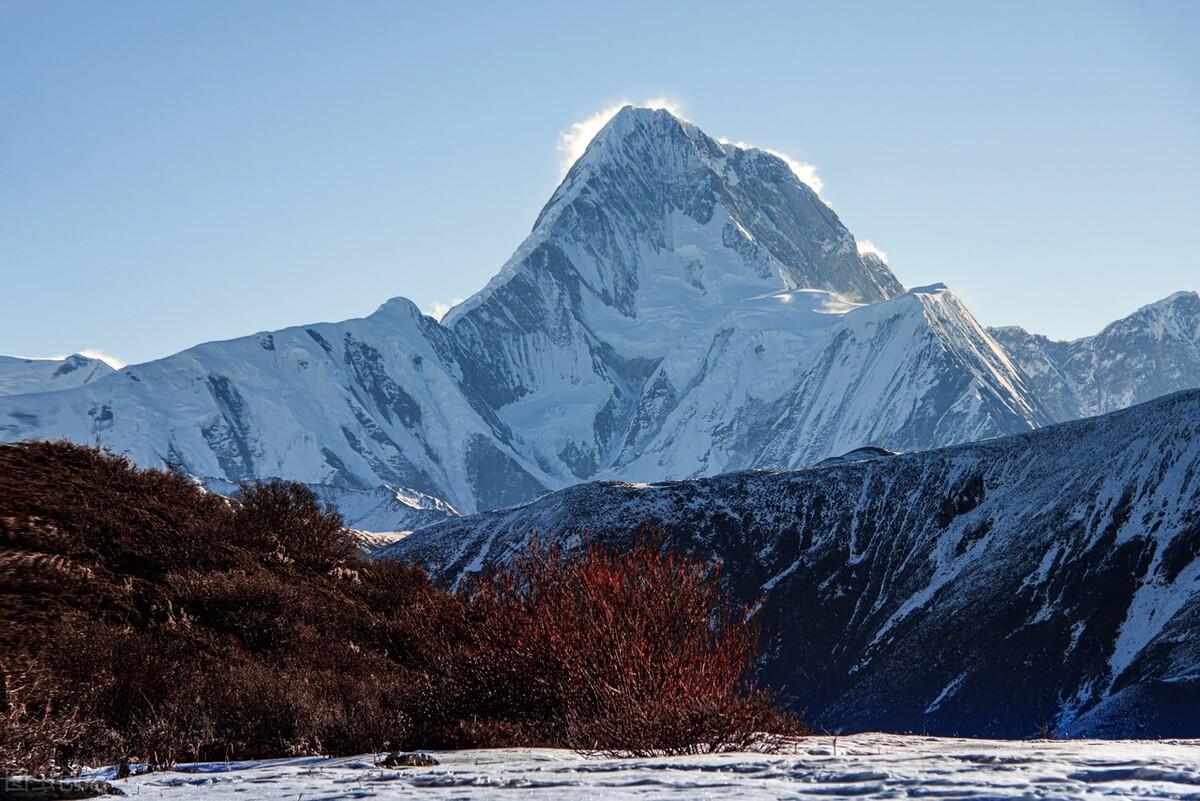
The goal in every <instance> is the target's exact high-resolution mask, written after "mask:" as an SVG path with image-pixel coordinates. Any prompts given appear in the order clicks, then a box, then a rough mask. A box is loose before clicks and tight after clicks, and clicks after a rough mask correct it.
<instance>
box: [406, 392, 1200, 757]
mask: <svg viewBox="0 0 1200 801" xmlns="http://www.w3.org/2000/svg"><path fill="white" fill-rule="evenodd" d="M651 522H657V523H660V524H661V525H662V526H663V529H664V532H665V534H666V535H667V545H668V546H669V547H672V548H674V549H677V550H680V551H684V552H689V553H693V554H697V555H700V556H702V557H704V558H709V557H714V558H716V559H718V560H720V561H721V562H722V563H723V565H724V575H725V576H726V577H727V579H728V580H729V581H730V583H731V588H732V589H733V591H734V592H735V594H736V595H737V596H738V597H740V598H741V599H743V600H746V601H752V600H754V599H761V601H762V607H761V611H760V612H759V613H758V614H759V616H760V619H761V623H762V626H763V645H764V649H763V657H762V661H761V665H760V669H761V674H762V678H764V679H765V680H766V681H768V682H769V683H771V684H773V685H774V686H776V687H778V688H780V689H781V690H782V691H783V692H784V693H785V694H786V695H787V696H788V697H790V699H791V701H792V703H793V704H794V705H795V706H796V708H798V709H802V710H805V714H806V716H807V718H808V719H809V720H810V721H811V722H813V723H815V724H816V725H817V726H821V727H826V728H829V729H839V728H840V729H847V730H863V729H871V728H882V729H885V730H893V731H928V732H930V733H953V732H958V733H961V734H968V733H969V734H972V735H1000V736H1028V735H1030V734H1031V733H1033V732H1035V731H1037V729H1038V727H1039V726H1041V725H1042V724H1049V725H1050V726H1052V727H1053V728H1054V729H1055V730H1057V731H1060V732H1063V733H1066V732H1069V733H1071V734H1073V735H1087V734H1097V735H1103V736H1142V735H1154V736H1197V735H1200V672H1198V671H1197V665H1200V636H1197V632H1198V631H1200V391H1195V390H1193V391H1189V392H1182V393H1178V394H1175V395H1172V396H1169V397H1166V398H1161V399H1158V400H1155V401H1152V402H1150V403H1147V404H1143V405H1140V406H1136V407H1134V408H1132V409H1128V410H1125V411H1121V412H1116V413H1113V414H1111V415H1107V416H1103V417H1097V418H1090V419H1087V420H1079V421H1074V422H1070V423H1064V424H1061V425H1056V426H1051V427H1048V428H1044V429H1042V430H1039V431H1036V432H1033V433H1026V434H1021V435H1016V436H1011V437H1005V438H1000V439H995V440H991V441H988V442H982V443H975V444H968V445H960V446H955V447H951V448H946V449H942V450H935V451H928V452H925V453H917V454H906V455H898V456H893V457H890V458H878V459H867V460H857V461H851V462H848V463H834V464H829V465H826V466H821V467H816V468H811V469H807V470H800V471H794V472H773V471H759V472H741V473H730V474H726V475H723V476H718V477H716V478H709V479H699V480H692V481H682V482H675V483H665V484H651V485H647V484H629V483H616V482H600V483H592V484H585V485H580V486H576V487H572V488H570V489H566V490H563V491H561V492H557V493H554V494H552V495H549V496H547V497H545V498H542V499H540V500H537V501H534V502H531V503H529V504H526V505H524V506H520V507H517V508H515V509H511V510H505V511H499V512H490V513H485V514H481V515H476V516H473V517H466V518H460V519H457V520H454V521H451V522H448V523H442V524H438V525H435V526H432V527H430V528H426V529H422V530H420V531H418V532H416V533H414V534H413V535H411V536H410V537H409V538H407V539H405V540H403V541H402V542H400V543H399V544H397V545H396V546H394V547H392V548H391V549H389V550H387V551H385V552H384V555H385V556H390V557H402V558H415V559H419V560H422V561H425V562H427V563H436V564H437V565H439V568H440V569H441V570H442V571H444V574H445V575H446V576H448V577H450V578H451V579H453V578H455V577H457V576H461V575H462V574H463V573H464V572H469V571H476V570H480V569H482V568H484V567H485V566H487V565H488V564H491V563H494V562H496V561H499V560H503V559H505V558H507V557H508V556H509V555H511V554H512V553H514V552H515V551H516V550H517V549H520V548H521V547H522V545H523V543H524V542H525V541H526V540H527V538H528V537H529V536H530V535H531V533H532V532H539V533H540V534H541V536H543V537H546V536H551V537H553V536H562V537H567V538H572V537H573V536H574V532H578V531H586V532H590V533H591V534H592V535H593V536H596V537H598V538H601V539H604V540H609V541H613V542H617V543H624V542H628V540H629V538H630V537H632V536H635V535H636V533H637V531H638V529H639V527H640V526H642V525H643V524H646V523H651Z"/></svg>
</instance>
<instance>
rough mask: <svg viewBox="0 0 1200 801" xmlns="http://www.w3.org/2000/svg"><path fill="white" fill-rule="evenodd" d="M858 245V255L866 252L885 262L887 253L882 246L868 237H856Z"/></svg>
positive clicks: (863, 254) (864, 254)
mask: <svg viewBox="0 0 1200 801" xmlns="http://www.w3.org/2000/svg"><path fill="white" fill-rule="evenodd" d="M855 244H856V245H857V246H858V255H860V256H866V255H868V254H870V255H872V256H875V257H877V258H878V259H879V260H880V261H882V262H885V263H886V262H887V260H888V255H887V253H886V252H884V250H883V248H881V247H879V246H878V245H876V244H875V243H874V242H872V241H871V240H870V239H858V240H856V241H855Z"/></svg>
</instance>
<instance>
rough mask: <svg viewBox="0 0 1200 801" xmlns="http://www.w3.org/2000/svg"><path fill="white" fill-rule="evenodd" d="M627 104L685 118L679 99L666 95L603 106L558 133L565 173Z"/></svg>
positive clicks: (561, 164)
mask: <svg viewBox="0 0 1200 801" xmlns="http://www.w3.org/2000/svg"><path fill="white" fill-rule="evenodd" d="M625 106H640V107H642V108H655V109H665V110H666V111H669V112H671V113H672V114H674V115H675V116H676V117H679V118H680V119H684V116H683V105H682V104H681V103H679V102H678V101H674V100H670V99H668V98H665V97H654V98H650V99H649V100H646V101H645V102H643V103H634V102H632V101H629V100H622V101H620V102H619V103H614V104H613V105H611V106H608V107H607V108H602V109H600V110H599V111H597V112H596V113H595V114H593V115H591V116H590V117H586V118H585V119H582V120H579V121H578V122H573V123H571V125H570V127H568V128H567V130H565V131H563V132H562V133H560V134H559V135H558V148H557V149H558V153H559V167H560V168H561V170H562V173H563V175H566V173H567V170H569V169H571V165H572V164H574V163H575V162H576V161H578V160H579V157H580V156H582V155H583V151H585V150H587V146H588V144H589V143H590V142H591V141H592V139H593V138H595V136H596V134H598V133H600V129H601V128H603V127H604V126H605V125H607V124H608V121H609V120H611V119H612V118H613V117H615V116H616V114H617V112H618V111H620V110H621V109H623V108H624V107H625Z"/></svg>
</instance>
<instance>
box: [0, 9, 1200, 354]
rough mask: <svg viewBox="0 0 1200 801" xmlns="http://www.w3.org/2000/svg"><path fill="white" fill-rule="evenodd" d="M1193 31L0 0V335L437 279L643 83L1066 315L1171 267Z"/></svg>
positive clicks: (921, 257)
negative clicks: (594, 120) (573, 142)
mask: <svg viewBox="0 0 1200 801" xmlns="http://www.w3.org/2000/svg"><path fill="white" fill-rule="evenodd" d="M435 6H436V7H435ZM1197 40H1200V3H1186V2H1185V3H1172V2H1166V1H1163V2H1155V3H1141V2H1138V3H1125V4H1111V3H1105V2H1098V1H1097V2H1086V3H1073V2H1054V3H1042V2H1038V3H1034V2H1005V3H996V4H989V3H984V2H971V3H961V2H954V3H913V4H908V3H905V4H902V3H898V2H887V3H864V4H844V3H828V4H809V3H796V2H788V3H765V4H754V5H752V4H733V3H728V2H722V3H700V2H690V3H682V2H680V3H644V2H631V3H624V2H608V1H606V2H604V3H592V4H582V3H579V4H565V3H544V4H543V3H515V2H514V3H466V4H449V3H446V4H434V3H402V2H366V0H356V1H355V2H347V3H341V2H337V3H335V2H323V3H312V2H295V1H291V2H267V1H266V0H260V1H259V2H253V3H233V2H204V3H173V2H167V3H163V2H144V3H139V2H122V3H105V2H90V1H89V2H76V3H63V2H54V1H53V0H43V1H35V0H25V1H23V2H12V1H10V0H0V121H2V123H0V278H2V284H0V353H18V354H23V355H49V354H61V353H68V352H72V351H77V350H81V349H85V348H97V349H101V350H103V351H105V352H107V353H111V354H115V355H116V356H117V357H119V358H121V359H123V360H125V361H128V362H135V361H141V360H146V359H150V358H154V357H158V356H163V355H166V354H168V353H172V352H174V351H177V350H180V349H182V348H184V347H187V346H189V345H192V344H195V343H197V342H200V341H205V340H210V339H218V338H227V337H232V336H237V335H241V334H246V333H250V332H253V331H258V330H263V329H269V328H277V327H281V326H285V325H291V324H297V323H303V322H313V321H317V320H336V319H343V318H346V317H354V316H361V315H363V314H368V313H370V312H371V311H372V310H374V308H375V307H376V306H378V305H379V304H380V303H381V302H382V301H383V300H385V299H386V298H389V297H392V296H396V295H404V296H407V297H409V298H412V299H413V300H414V301H416V302H417V303H418V304H419V305H421V306H422V307H423V308H427V309H431V308H433V307H434V306H435V305H436V304H439V303H446V302H449V301H451V300H453V299H455V298H463V297H466V296H467V295H469V294H470V293H472V292H473V291H475V290H476V289H478V288H480V287H482V286H483V284H484V283H485V282H486V280H487V279H488V278H489V277H490V276H491V275H493V274H494V273H495V272H496V271H497V270H498V269H499V267H500V265H501V264H502V263H503V262H504V260H505V259H506V258H507V257H508V256H509V255H510V253H511V252H512V251H513V249H514V248H515V247H516V246H517V245H518V244H519V243H520V241H521V239H522V238H523V237H524V235H525V234H526V233H527V232H528V230H529V227H530V225H531V224H532V222H533V220H534V217H535V216H536V214H537V212H538V210H539V209H540V207H541V205H542V204H543V203H544V202H545V200H546V199H547V198H548V197H549V195H550V193H551V192H552V191H553V188H554V186H555V184H556V183H557V180H558V177H559V175H560V174H561V159H562V153H561V152H560V151H559V149H558V146H559V144H560V136H561V134H562V133H563V132H564V131H566V130H569V128H570V126H571V124H572V123H574V122H577V121H580V120H583V119H586V118H587V117H589V116H590V115H592V114H594V113H595V112H596V111H598V110H599V109H602V108H605V107H607V106H610V105H611V104H612V103H614V102H617V101H620V100H625V99H628V100H634V101H640V100H643V99H648V98H655V97H668V98H671V99H672V100H674V101H675V102H676V103H678V104H680V105H681V106H682V109H683V111H684V113H685V115H686V116H687V117H688V118H689V119H691V120H692V121H694V122H696V123H697V124H699V125H700V126H701V127H702V128H704V129H705V130H706V131H708V132H709V133H711V134H713V135H715V136H723V137H728V138H730V139H734V140H744V141H747V142H751V143H754V144H757V145H760V146H764V147H770V148H773V149H776V150H780V151H783V152H785V153H787V154H789V155H791V156H793V157H795V158H797V159H802V160H804V161H806V162H811V163H812V164H814V165H816V168H817V170H818V173H819V175H820V177H821V179H822V180H823V181H824V185H825V190H824V194H825V196H826V198H827V199H828V200H829V201H830V202H831V203H832V204H833V206H834V208H835V209H836V211H837V212H838V213H839V214H840V215H841V216H842V219H843V220H844V221H845V222H846V224H847V225H848V226H849V227H850V229H851V230H852V231H853V232H854V233H855V234H856V235H857V236H858V237H860V238H865V239H869V240H871V241H873V242H874V243H876V244H877V245H878V246H879V247H880V248H882V249H883V250H884V251H886V252H887V253H888V255H889V261H890V263H891V265H892V267H893V269H894V270H895V271H896V273H897V275H898V276H899V277H900V279H901V280H902V281H903V282H904V283H906V284H908V285H910V286H911V285H920V284H926V283H931V282H934V281H945V282H946V283H947V284H948V285H949V286H950V287H951V288H952V289H954V290H955V291H956V292H958V293H959V294H960V295H961V296H962V297H963V298H964V299H965V300H966V302H967V303H968V304H969V306H970V307H971V308H972V310H973V311H974V312H975V314H976V315H977V316H978V317H979V318H980V320H981V321H983V322H984V323H985V324H988V325H1001V324H1020V325H1024V326H1026V327H1027V328H1030V329H1032V330H1036V331H1039V332H1042V333H1046V334H1049V335H1051V336H1055V337H1061V338H1068V337H1075V336H1081V335H1085V334H1088V333H1092V332H1094V331H1096V330H1098V329H1099V328H1100V327H1102V325H1103V324H1104V323H1106V322H1108V321H1110V320H1112V319H1114V318H1116V317H1119V316H1122V315H1124V314H1127V313H1128V312H1130V311H1132V310H1133V309H1134V308H1136V307H1137V306H1139V305H1141V304H1144V303H1147V302H1150V301H1153V300H1156V299H1158V298H1160V297H1163V296H1165V295H1167V294H1170V293H1171V292H1172V291H1174V290H1178V289H1200V259H1198V258H1197V256H1196V254H1195V253H1194V251H1193V250H1192V248H1193V247H1194V244H1193V242H1192V238H1193V235H1194V233H1195V232H1196V230H1197V221H1198V220H1200V48H1197V47H1196V46H1195V42H1196V41H1197Z"/></svg>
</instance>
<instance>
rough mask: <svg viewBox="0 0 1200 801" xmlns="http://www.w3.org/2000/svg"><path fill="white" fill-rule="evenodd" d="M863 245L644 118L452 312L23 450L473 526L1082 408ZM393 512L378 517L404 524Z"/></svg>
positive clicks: (731, 158) (7, 403)
mask: <svg viewBox="0 0 1200 801" xmlns="http://www.w3.org/2000/svg"><path fill="white" fill-rule="evenodd" d="M862 251H863V252H860V247H859V245H858V243H857V242H856V241H855V239H854V237H853V235H851V234H850V232H849V231H847V230H846V228H845V226H843V225H842V223H841V222H840V221H839V219H838V217H837V215H836V214H835V213H834V212H833V211H832V210H831V209H830V208H829V207H828V206H827V205H825V204H824V203H823V202H822V200H821V199H820V197H818V196H817V194H816V193H815V192H813V191H812V189H810V188H809V187H808V186H806V185H805V184H804V183H803V182H802V181H801V180H800V179H799V178H798V177H797V176H796V175H795V174H794V173H793V172H792V170H791V168H790V167H789V166H788V164H787V163H786V162H785V161H784V160H782V159H780V158H778V157H776V156H773V155H771V154H769V153H766V152H764V151H760V150H756V149H753V148H743V147H739V146H735V145H732V144H727V143H721V142H718V141H716V140H714V139H712V138H710V137H708V136H707V135H705V134H704V133H703V132H702V131H700V130H699V129H698V128H696V127H695V126H694V125H691V124H690V123H688V122H685V121H683V120H680V119H678V118H676V117H674V116H672V115H671V114H669V113H668V112H666V111H662V110H650V109H638V108H625V109H623V110H621V111H620V112H619V113H618V114H617V115H616V116H615V117H614V118H613V119H612V120H611V121H610V122H609V123H608V125H606V126H605V127H604V128H603V129H602V130H601V131H600V133H599V134H598V135H597V136H596V138H595V139H594V140H593V141H592V142H591V144H590V145H589V147H588V148H587V150H586V151H585V153H584V154H583V155H582V156H581V157H580V159H579V160H578V162H577V163H576V164H575V165H574V166H573V167H572V169H571V170H570V171H569V172H568V174H567V176H566V178H565V179H564V180H563V182H562V184H561V185H560V186H559V187H558V189H557V191H556V192H555V193H554V195H553V196H552V197H551V198H550V201H549V202H548V203H547V205H546V207H545V208H544V209H543V211H542V213H541V214H540V215H539V217H538V219H537V221H536V222H535V224H534V226H533V229H532V231H531V233H530V234H529V236H528V238H527V239H526V240H525V242H524V243H522V245H521V246H520V247H519V248H518V249H517V251H516V253H515V254H514V255H513V256H512V258H511V259H510V260H509V261H508V262H507V263H506V264H505V265H504V267H503V268H502V269H501V270H500V272H499V274H498V275H497V276H496V277H495V278H494V279H493V280H492V281H491V282H490V283H489V284H488V285H487V286H486V287H484V289H483V290H481V291H480V292H479V293H477V294H476V295H475V296H473V297H472V298H470V299H468V300H467V301H465V302H464V303H462V304H460V305H459V306H458V307H457V308H455V309H453V310H452V311H451V312H450V313H449V314H448V315H447V316H446V318H445V319H444V320H443V322H442V323H438V322H437V321H435V320H433V319H432V318H429V317H425V316H422V315H421V314H420V313H419V312H418V311H417V309H416V307H415V306H414V305H413V304H412V303H410V302H409V301H407V300H404V299H403V298H396V299H394V300H391V301H388V302H387V303H385V304H384V305H383V306H382V307H380V309H379V310H378V311H376V312H375V313H374V314H372V315H370V316H369V317H366V318H364V319H360V320H348V321H345V322H342V323H322V324H317V325H311V326H298V327H295V328H289V329H285V330H282V331H275V332H264V333H260V334H257V335H254V336H248V337H242V338H239V339H233V340H229V341H226V342H213V343H208V344H204V345H200V346H197V347H194V348H190V349H188V350H186V351H183V352H182V353H179V354H176V355H174V356H171V357H168V358H165V359H160V360H158V361H155V362H150V363H147V364H142V365H135V366H131V367H127V368H124V369H123V370H121V371H119V372H118V373H115V374H111V375H109V376H108V377H105V378H102V379H100V380H97V381H95V382H93V383H89V384H87V385H86V386H82V387H77V388H74V389H66V390H61V391H56V392H52V393H33V394H21V395H13V396H10V397H7V398H0V441H12V440H17V439H25V438H43V439H54V438H59V437H67V438H70V439H74V440H77V441H81V442H87V443H92V442H95V441H97V440H99V441H101V442H102V443H103V444H104V445H106V446H108V447H110V448H112V449H113V450H115V451H117V452H120V453H126V454H128V455H129V456H130V457H131V458H133V459H134V460H135V461H137V462H138V463H140V464H145V465H161V464H164V463H172V464H175V465H177V466H179V467H180V468H182V469H183V470H185V471H187V472H188V473H190V474H193V475H198V476H209V477H214V478H220V479H224V480H227V481H233V482H236V481H240V480H244V479H248V478H268V477H280V478H286V479H291V480H297V481H302V482H305V483H308V484H313V485H319V486H322V487H328V488H330V489H329V490H328V491H327V497H332V496H331V495H330V494H329V493H333V492H334V490H337V491H338V492H339V493H340V494H341V496H342V497H343V498H344V500H340V501H339V503H344V504H345V510H346V511H347V513H348V516H351V517H354V516H356V515H357V511H356V509H357V506H356V504H359V503H360V501H361V498H360V497H358V496H357V495H355V494H354V493H349V492H342V491H343V490H355V491H360V490H362V491H373V490H374V489H375V488H378V487H407V488H411V489H412V490H415V491H417V492H421V493H425V494H428V495H432V496H435V497H438V498H441V499H444V500H445V501H446V502H447V503H448V504H450V505H452V506H454V507H455V508H458V509H461V510H463V511H466V512H472V511H476V510H480V509H491V508H498V507H503V506H507V505H511V504H514V503H518V502H521V501H524V500H527V499H529V498H532V497H536V496H537V495H539V494H541V493H544V492H546V491H549V490H555V489H559V488H562V487H566V486H570V485H572V484H576V483H578V482H580V481H583V480H588V479H593V478H620V479H627V480H636V481H648V480H662V479H668V478H684V477H689V476H704V475H713V474H716V473H719V472H722V471H727V470H732V469H738V468H746V467H795V466H803V465H806V464H811V463H814V462H816V461H819V460H821V459H824V458H827V457H830V456H834V455H837V454H841V453H845V452H847V451H850V450H853V449H855V448H858V447H862V446H879V447H885V448H889V449H892V450H903V451H911V450H920V449H925V448H930V447H936V446H940V445H946V444H950V443H956V442H963V441H968V440H973V439H978V438H984V437H992V436H998V435H1003V434H1009V433H1014V432H1018V431H1026V430H1030V429H1033V428H1036V427H1037V426H1040V425H1043V424H1045V423H1047V422H1050V421H1051V420H1053V419H1056V418H1057V417H1060V416H1061V415H1059V414H1056V413H1055V412H1054V411H1052V410H1048V409H1047V408H1046V404H1045V403H1044V402H1043V400H1042V398H1041V397H1040V395H1039V392H1038V391H1037V387H1039V386H1041V384H1038V385H1036V386H1035V385H1034V384H1031V383H1030V382H1029V380H1027V379H1028V377H1029V376H1035V377H1036V376H1037V375H1038V374H1037V373H1035V372H1033V371H1032V370H1031V369H1027V370H1025V371H1021V370H1019V369H1017V368H1016V367H1015V366H1014V365H1013V363H1012V362H1011V361H1010V360H1009V357H1008V356H1007V355H1006V353H1005V351H1004V349H1003V348H1002V347H1001V346H1000V344H999V343H998V342H997V341H996V339H995V338H994V337H993V336H992V334H990V333H989V332H988V331H987V330H985V329H984V328H983V327H982V326H980V325H979V323H978V322H976V320H975V319H974V318H973V317H972V316H971V314H970V312H969V311H968V310H967V309H966V308H965V307H964V306H963V304H962V303H961V302H960V301H959V300H958V299H957V298H956V297H955V296H954V295H953V294H952V293H951V292H950V291H949V290H947V289H946V288H945V287H943V286H941V285H933V286H929V287H923V288H919V289H913V290H911V291H907V292H906V291H905V290H904V287H902V286H901V285H900V283H899V282H898V281H897V280H896V278H895V277H894V276H893V275H892V273H891V271H890V270H889V269H888V267H887V265H886V264H884V262H883V261H881V260H880V259H879V258H878V257H877V256H875V255H873V254H872V253H870V252H869V251H868V250H867V249H862ZM1192 297H1194V296H1192ZM1162 325H1166V323H1163V324H1162ZM1141 344H1142V341H1141V340H1140V339H1139V338H1137V337H1127V338H1125V339H1123V340H1120V341H1115V342H1114V344H1113V346H1112V347H1114V348H1118V349H1119V348H1120V347H1124V346H1128V347H1129V348H1137V347H1140V346H1141ZM1163 347H1164V348H1165V349H1168V350H1170V349H1172V348H1175V347H1176V342H1175V340H1172V341H1171V342H1169V343H1165V344H1164V345H1163ZM1138 358H1140V357H1138ZM1156 358H1157V357H1156ZM1163 358H1165V356H1164V357H1163ZM1179 358H1180V361H1179V363H1178V372H1179V374H1180V375H1187V374H1190V373H1191V372H1192V370H1193V367H1192V366H1191V363H1190V362H1188V361H1187V358H1190V357H1187V358H1184V357H1183V356H1180V357H1179ZM1135 363H1138V364H1140V362H1137V359H1136V358H1134V356H1132V355H1131V356H1130V358H1129V359H1126V360H1124V361H1121V362H1120V363H1114V364H1113V365H1111V366H1106V367H1105V368H1104V370H1103V371H1102V370H1101V369H1100V368H1099V367H1097V368H1096V369H1095V370H1093V373H1094V374H1095V376H1096V378H1095V381H1096V382H1098V383H1099V385H1109V384H1112V383H1113V382H1114V381H1116V380H1118V379H1120V380H1127V383H1128V384H1129V385H1130V386H1131V387H1132V389H1130V390H1129V391H1128V392H1126V393H1125V395H1124V396H1123V397H1128V398H1129V399H1131V400H1137V399H1140V398H1142V397H1144V396H1146V395H1147V393H1150V394H1153V393H1154V392H1157V391H1158V390H1159V389H1161V388H1162V387H1163V386H1166V384H1164V383H1163V382H1162V381H1161V380H1159V378H1158V377H1157V375H1158V374H1157V373H1156V372H1155V371H1154V370H1149V369H1147V370H1134V369H1133V365H1135ZM1154 363H1155V364H1162V363H1163V360H1162V358H1157V361H1155V362H1154ZM1104 364H1106V365H1107V364H1108V363H1107V362H1104ZM1047 392H1049V391H1047ZM1114 402H1115V401H1114ZM1054 403H1055V404H1057V405H1061V404H1058V401H1057V400H1054ZM1056 408H1057V406H1056ZM387 491H388V490H384V492H387ZM396 511H397V513H398V515H399V517H398V518H396V519H394V520H391V522H388V520H387V519H385V518H380V517H379V516H376V519H375V524H379V525H382V526H384V527H385V528H387V529H396V528H403V527H404V525H405V524H404V522H403V521H402V520H401V519H400V518H404V517H405V516H406V515H407V513H406V512H405V510H403V509H398V510H396Z"/></svg>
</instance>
